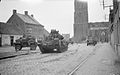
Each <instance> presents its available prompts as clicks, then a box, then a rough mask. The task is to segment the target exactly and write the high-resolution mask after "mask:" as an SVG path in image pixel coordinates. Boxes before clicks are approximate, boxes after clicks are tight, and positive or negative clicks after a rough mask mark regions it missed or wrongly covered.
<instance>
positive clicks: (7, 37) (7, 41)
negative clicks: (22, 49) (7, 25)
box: [2, 34, 22, 46]
mask: <svg viewBox="0 0 120 75" xmlns="http://www.w3.org/2000/svg"><path fill="white" fill-rule="evenodd" d="M10 36H14V42H15V40H16V39H19V38H20V37H22V35H8V34H2V46H6V45H11V41H10Z"/></svg>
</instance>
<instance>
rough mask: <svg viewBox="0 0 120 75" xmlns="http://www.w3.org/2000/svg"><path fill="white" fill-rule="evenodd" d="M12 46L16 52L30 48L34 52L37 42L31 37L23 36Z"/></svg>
mask: <svg viewBox="0 0 120 75" xmlns="http://www.w3.org/2000/svg"><path fill="white" fill-rule="evenodd" d="M14 45H15V50H16V51H19V50H21V49H22V48H23V47H30V50H36V47H37V42H36V41H35V38H34V37H32V36H23V37H20V38H19V39H17V40H16V41H15V43H14Z"/></svg>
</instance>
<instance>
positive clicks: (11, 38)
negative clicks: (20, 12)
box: [0, 22, 22, 46]
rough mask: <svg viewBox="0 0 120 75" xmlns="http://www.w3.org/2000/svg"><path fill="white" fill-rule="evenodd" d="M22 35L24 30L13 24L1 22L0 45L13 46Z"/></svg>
mask: <svg viewBox="0 0 120 75" xmlns="http://www.w3.org/2000/svg"><path fill="white" fill-rule="evenodd" d="M20 37H22V32H21V31H18V28H16V27H14V26H13V25H12V24H9V23H3V22H0V46H13V43H14V42H15V40H16V39H19V38H20Z"/></svg>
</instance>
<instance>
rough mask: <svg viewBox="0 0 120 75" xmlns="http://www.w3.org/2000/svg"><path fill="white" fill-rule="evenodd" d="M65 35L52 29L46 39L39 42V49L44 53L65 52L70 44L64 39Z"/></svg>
mask: <svg viewBox="0 0 120 75" xmlns="http://www.w3.org/2000/svg"><path fill="white" fill-rule="evenodd" d="M63 39H64V37H63V36H62V35H60V34H59V31H56V30H51V33H50V34H49V36H47V37H46V39H44V40H41V41H39V42H38V46H39V49H40V51H41V52H42V53H51V52H60V53H61V52H64V51H66V50H67V48H68V44H67V42H66V41H64V40H63Z"/></svg>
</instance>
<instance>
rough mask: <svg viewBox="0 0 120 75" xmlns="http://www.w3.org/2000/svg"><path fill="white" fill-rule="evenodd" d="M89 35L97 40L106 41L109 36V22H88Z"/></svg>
mask: <svg viewBox="0 0 120 75" xmlns="http://www.w3.org/2000/svg"><path fill="white" fill-rule="evenodd" d="M88 25H89V35H88V38H89V37H92V38H93V39H95V40H96V41H98V42H108V41H109V39H110V36H109V22H94V23H89V24H88Z"/></svg>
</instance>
